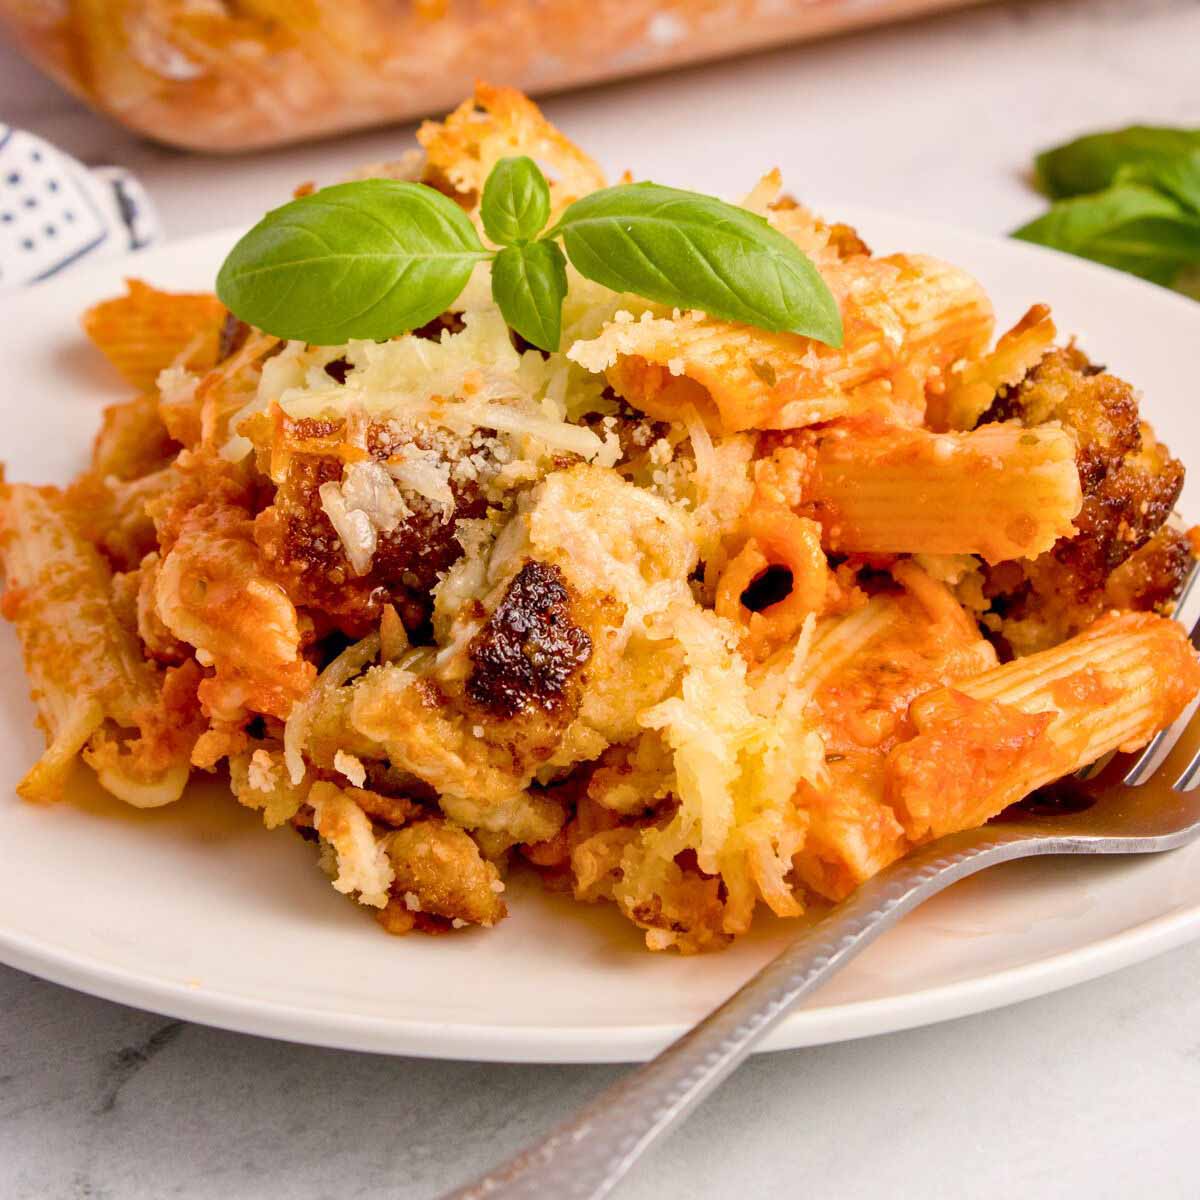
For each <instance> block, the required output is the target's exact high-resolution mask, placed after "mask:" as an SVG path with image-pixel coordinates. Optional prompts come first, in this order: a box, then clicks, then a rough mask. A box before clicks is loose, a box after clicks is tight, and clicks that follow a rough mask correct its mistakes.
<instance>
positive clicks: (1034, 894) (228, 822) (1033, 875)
mask: <svg viewBox="0 0 1200 1200" xmlns="http://www.w3.org/2000/svg"><path fill="white" fill-rule="evenodd" d="M839 211H841V210H839ZM848 217H849V219H850V220H853V221H855V223H856V224H858V225H859V227H860V229H861V230H862V232H863V234H864V236H865V237H866V238H867V240H868V241H869V242H870V243H871V244H872V245H873V246H874V247H875V248H876V249H877V250H885V251H886V250H890V249H900V248H904V249H907V250H924V251H929V252H932V253H935V254H940V255H942V256H944V257H945V258H948V259H950V260H951V261H953V262H956V263H959V264H961V265H962V266H964V267H966V268H968V269H970V270H972V271H974V272H975V273H976V274H977V275H978V276H979V278H980V280H981V281H982V282H983V284H984V285H985V286H986V287H987V288H988V290H989V291H990V293H991V295H992V296H993V298H994V300H995V302H996V306H997V309H998V312H999V317H1000V321H1001V322H1002V325H1001V327H1002V328H1003V327H1005V324H1004V323H1010V322H1011V321H1012V320H1014V319H1015V318H1016V317H1017V316H1018V315H1020V313H1021V312H1022V311H1024V309H1025V307H1026V306H1027V305H1028V304H1029V303H1030V302H1032V301H1035V300H1044V301H1048V302H1050V303H1051V304H1052V305H1053V306H1054V310H1055V315H1056V317H1057V319H1058V322H1059V327H1060V329H1062V330H1065V331H1074V332H1076V333H1078V334H1079V336H1080V339H1081V342H1082V344H1083V345H1084V347H1085V348H1086V349H1087V350H1088V351H1089V352H1090V353H1091V354H1092V355H1093V356H1094V357H1096V358H1098V359H1099V360H1100V361H1103V362H1106V363H1108V364H1109V365H1110V366H1111V367H1112V368H1113V369H1114V370H1116V371H1117V372H1119V373H1121V374H1124V375H1126V376H1128V377H1129V378H1131V379H1133V380H1135V381H1137V382H1138V384H1139V385H1140V386H1141V387H1142V388H1143V389H1144V391H1145V412H1146V414H1147V415H1148V416H1149V417H1150V418H1151V419H1152V420H1153V421H1154V423H1155V425H1156V426H1157V428H1158V430H1159V431H1160V433H1161V434H1162V435H1163V436H1164V437H1165V438H1166V439H1167V440H1168V441H1169V442H1170V444H1171V445H1172V446H1173V447H1174V448H1175V450H1176V451H1177V452H1184V451H1189V452H1190V450H1191V447H1193V446H1194V445H1195V444H1196V435H1197V432H1198V431H1200V414H1198V412H1197V409H1196V407H1195V396H1194V391H1193V383H1192V381H1194V380H1195V379H1197V378H1200V308H1197V307H1196V306H1195V305H1194V304H1192V303H1191V302H1190V301H1185V300H1182V299H1180V298H1178V297H1175V296H1173V295H1171V294H1169V293H1168V292H1165V291H1162V290H1160V289H1157V288H1154V287H1151V286H1149V285H1146V284H1141V283H1139V282H1138V281H1136V280H1132V279H1129V278H1127V277H1125V276H1121V275H1118V274H1115V273H1113V272H1109V271H1107V270H1104V269H1103V268H1100V267H1094V266H1092V265H1090V264H1087V263H1083V262H1080V261H1078V260H1076V259H1070V258H1067V257H1064V256H1061V255H1058V254H1054V253H1050V252H1047V251H1041V250H1038V249H1035V248H1033V247H1029V246H1025V245H1023V244H1020V243H1016V242H1010V241H1002V240H998V239H990V238H985V237H980V236H978V235H974V234H968V233H962V232H957V231H954V230H950V229H945V228H941V227H937V226H929V225H924V224H918V223H915V222H911V221H907V220H902V219H898V218H893V217H888V216H884V215H881V214H878V213H870V212H859V211H855V210H851V211H850V212H849V214H848ZM232 237H233V235H213V236H210V237H205V238H200V239H197V240H193V241H188V242H183V243H180V244H177V245H173V246H168V247H166V248H163V249H158V250H154V251H150V252H147V253H143V254H142V255H140V256H139V257H138V258H137V259H136V260H126V261H124V262H118V263H117V264H116V265H113V264H97V265H96V266H95V267H93V268H89V269H86V270H82V271H80V272H79V273H78V274H75V275H70V276H68V277H66V278H64V279H62V280H60V281H57V282H54V283H51V284H47V285H44V286H42V287H40V288H37V289H34V290H32V291H29V292H26V293H22V294H18V295H14V296H12V297H10V298H7V299H6V300H5V301H4V302H3V304H2V305H0V327H2V328H4V329H5V330H6V335H5V340H6V342H7V345H6V347H5V354H4V365H5V378H6V388H7V395H6V397H5V398H4V400H3V401H2V405H3V425H2V427H3V429H4V431H5V432H4V445H3V458H4V459H5V460H7V462H8V465H9V473H10V477H11V478H13V479H22V480H26V479H28V480H41V481H44V480H64V479H66V478H67V477H68V476H69V475H70V474H71V473H72V472H74V471H75V470H77V469H78V468H79V466H80V465H81V464H82V463H83V461H84V456H85V453H86V451H87V446H88V443H89V441H90V439H91V436H92V433H93V431H94V429H95V427H96V424H97V419H98V413H99V408H100V405H101V404H102V403H103V402H105V401H107V400H109V399H112V398H114V397H121V396H122V395H123V394H124V393H123V389H122V388H121V387H120V385H119V384H117V383H116V382H115V381H113V380H112V379H110V377H109V375H108V373H107V371H106V368H104V366H103V365H102V364H101V363H100V362H99V361H98V358H97V355H96V354H95V352H94V351H92V350H91V349H89V348H88V347H87V346H86V345H84V343H83V339H82V336H81V335H80V333H79V325H78V319H79V313H80V311H81V310H82V309H83V307H84V306H85V305H87V304H90V303H92V302H93V301H95V300H98V299H101V298H103V297H105V296H108V295H111V294H113V293H114V292H115V291H117V290H119V287H120V281H121V277H122V275H123V274H125V273H127V272H128V273H135V274H137V275H139V276H141V277H143V278H146V279H148V280H150V281H151V282H153V283H156V284H159V285H161V286H164V287H192V288H204V287H207V286H210V284H211V280H212V278H213V276H214V274H215V271H216V268H217V266H218V264H219V263H220V260H221V258H222V256H223V253H224V251H225V250H226V248H227V247H228V246H229V245H230V244H231V242H232ZM1195 494H1196V493H1195V491H1194V490H1193V492H1192V493H1191V495H1192V496H1194V495H1195ZM0 679H2V680H3V684H2V686H0V722H2V723H3V729H4V731H5V734H6V736H5V738H4V742H3V746H2V747H0V790H3V791H5V792H11V788H12V785H13V784H14V783H15V782H16V780H17V779H18V778H19V777H20V775H21V774H22V772H23V771H24V770H25V769H26V767H27V766H28V765H29V764H30V763H31V762H32V761H33V760H34V758H35V757H36V756H37V754H38V753H39V751H40V749H41V738H40V735H39V734H37V733H36V732H35V731H34V729H33V713H32V708H31V706H30V703H29V700H28V697H27V689H26V685H25V680H24V676H23V674H22V672H21V668H20V662H19V655H18V652H17V647H16V641H15V638H14V637H13V635H12V632H11V630H10V629H8V628H7V627H6V628H5V629H4V630H3V631H2V632H0ZM3 804H4V825H3V828H4V834H3V838H4V863H5V868H4V870H3V872H0V959H3V960H4V961H5V962H8V963H10V964H12V965H13V966H17V967H22V968H24V969H25V970H28V971H32V972H34V973H35V974H38V975H42V976H45V977H46V978H48V979H53V980H55V981H57V982H59V983H64V984H68V985H69V986H71V987H76V988H80V989H82V990H84V991H88V992H92V993H94V994H96V995H100V996H105V997H108V998H110V999H113V1000H119V1001H123V1002H125V1003H128V1004H135V1005H139V1006H142V1007H145V1008H150V1009H155V1010H157V1011H160V1012H163V1013H169V1014H171V1015H173V1016H179V1017H185V1018H188V1019H191V1020H197V1021H205V1022H208V1023H210V1024H213V1025H221V1026H225V1027H227V1028H230V1029H237V1030H243V1031H246V1032H249V1033H256V1034H264V1035H267V1036H271V1037H279V1038H288V1039H292V1040H295V1041H302V1042H313V1043H317V1044H321V1045H329V1046H340V1047H347V1048H353V1049H360V1050H375V1051H383V1052H388V1053H403V1054H417V1055H426V1056H433V1057H446V1058H476V1059H498V1060H513V1061H538V1062H555V1061H616V1060H627V1059H635V1058H641V1057H645V1056H648V1055H650V1054H652V1053H654V1052H655V1051H657V1050H658V1049H659V1048H660V1047H662V1046H663V1045H664V1044H665V1043H666V1042H667V1041H668V1040H670V1039H671V1038H673V1037H675V1036H676V1035H677V1034H678V1033H680V1032H681V1031H682V1030H683V1028H684V1027H685V1026H686V1025H688V1024H690V1023H691V1022H693V1021H695V1020H696V1019H697V1018H699V1017H700V1016H702V1015H703V1014H704V1013H705V1012H707V1011H708V1010H709V1009H710V1008H711V1007H713V1005H715V1004H716V1003H717V1002H718V1001H719V1000H721V999H722V998H723V997H724V996H726V995H727V994H728V993H729V992H731V991H732V990H733V989H734V988H735V987H736V986H737V985H738V984H739V983H741V982H742V981H743V980H744V979H745V978H746V977H747V976H748V975H749V974H750V973H751V972H752V971H753V970H754V969H755V968H756V967H757V966H758V965H759V964H761V963H762V962H763V961H764V960H765V959H766V958H767V957H768V956H769V955H770V954H771V953H772V952H773V950H774V949H775V948H777V947H778V946H779V945H780V944H781V943H782V941H783V939H785V938H786V937H787V933H788V929H787V926H786V925H784V924H782V923H775V924H770V923H765V924H764V926H763V927H762V928H761V929H760V930H758V931H757V932H756V934H755V935H754V936H753V937H751V938H748V939H746V940H745V941H744V942H742V943H740V944H738V945H736V946H735V947H734V948H733V949H732V950H729V951H727V952H725V953H724V954H719V955H712V956H705V957H701V958H691V959H681V958H678V957H675V956H670V955H652V954H649V953H647V952H646V951H645V950H644V949H642V947H641V942H640V937H639V936H638V934H637V932H636V931H635V930H634V929H633V927H632V926H630V925H628V924H627V923H625V922H624V921H623V920H621V919H620V918H619V917H617V916H616V915H615V914H614V913H612V912H611V911H606V910H603V909H594V908H585V907H583V906H580V905H577V904H575V903H573V902H572V901H570V900H568V899H564V898H559V897H552V896H546V895H544V894H543V893H542V892H541V891H540V888H539V887H538V885H537V884H536V882H531V881H525V882H523V881H517V882H515V883H514V884H512V885H511V887H510V894H509V901H510V909H511V912H512V916H511V917H510V918H509V919H508V920H507V921H505V922H504V923H503V924H502V925H501V926H500V927H499V928H498V929H496V930H495V931H493V932H470V933H464V934H460V935H456V936H453V937H445V938H437V939H434V938H424V937H409V938H402V939H391V938H389V937H387V936H386V935H384V934H383V933H382V932H381V931H380V930H379V928H378V927H377V926H376V925H375V923H374V922H373V921H372V920H370V919H369V918H368V917H367V916H366V915H365V914H363V913H362V912H361V911H358V910H356V909H355V908H354V907H353V906H352V905H351V904H349V903H348V902H347V901H345V900H343V899H342V898H341V897H339V896H338V895H337V894H336V893H334V892H333V890H332V889H331V888H330V887H329V884H328V883H327V882H326V881H325V879H324V877H323V876H322V875H321V874H320V873H319V872H318V870H317V869H316V866H315V864H314V862H313V853H312V850H311V847H309V846H308V845H306V844H305V843H304V842H302V841H301V840H300V839H299V838H297V837H295V836H292V835H291V834H289V833H287V832H283V831H280V832H276V833H268V832H267V831H266V830H264V829H263V828H262V827H261V825H260V824H259V822H258V818H257V817H256V816H255V815H254V814H252V813H250V812H248V811H247V810H245V809H241V808H239V807H238V806H237V805H236V804H235V803H234V802H233V801H232V800H231V799H230V798H229V797H228V795H227V794H225V793H224V792H223V791H222V789H220V788H217V787H214V786H211V785H206V786H202V787H197V788H195V789H194V790H193V791H192V792H191V793H190V794H189V795H188V796H187V797H185V799H184V800H183V801H181V802H180V803H179V804H178V805H175V806H172V807H170V808H167V809H162V810H158V811H153V812H144V813H139V812H135V811H133V810H131V809H127V808H125V807H123V806H121V805H120V804H118V803H117V802H116V801H109V800H106V799H104V798H103V797H102V796H101V795H100V794H99V793H98V791H96V790H94V789H93V790H91V791H82V792H81V795H80V796H79V797H78V800H77V803H73V804H64V805H62V806H59V807H56V808H37V807H34V806H32V805H29V804H24V803H21V802H20V801H18V800H17V799H15V797H14V798H13V799H12V800H11V801H9V800H4V801H3ZM1196 936H1200V845H1197V846H1193V847H1191V848H1190V849H1187V850H1182V851H1179V852H1177V853H1175V854H1172V855H1167V856H1163V857H1160V858H1151V859H1129V860H1116V859H1108V860H1098V861H1087V860H1084V859H1079V858H1073V859H1060V860H1042V861H1037V862H1028V863H1016V864H1012V865H1011V866H1008V867H1002V868H997V869H994V870H992V871H989V872H987V873H986V874H985V875H982V876H979V877H977V878H975V879H971V880H967V881H965V882H964V883H961V884H959V885H957V886H956V887H954V888H953V889H952V890H951V891H949V892H947V893H945V894H944V895H942V896H940V897H939V898H937V899H936V900H934V901H932V902H931V903H929V904H927V905H925V906H924V907H923V908H921V909H920V910H918V912H916V913H915V914H914V915H912V916H910V917H909V918H908V919H907V920H905V921H904V922H903V923H902V924H901V925H900V926H899V927H898V928H897V929H895V930H894V931H893V932H891V933H889V934H887V935H886V936H884V937H883V938H882V939H881V940H880V941H878V942H877V943H876V944H875V945H873V946H872V947H870V948H869V949H868V950H867V951H866V952H865V953H864V954H863V955H862V956H861V957H860V958H859V959H857V960H856V961H855V962H854V963H852V964H851V965H850V966H849V967H847V968H846V969H845V970H844V971H843V972H842V973H841V974H840V975H839V976H837V977H836V979H835V980H834V981H833V982H832V983H830V984H829V986H827V987H826V988H825V989H824V990H823V991H822V992H821V993H820V994H819V995H818V996H817V997H816V998H815V1000H814V1001H813V1002H812V1003H810V1004H809V1005H808V1006H806V1007H805V1008H803V1009H801V1010H800V1011H798V1012H796V1013H794V1014H793V1015H792V1016H790V1017H789V1018H788V1019H787V1020H786V1021H784V1023H783V1024H782V1025H781V1026H780V1027H779V1028H778V1029H777V1030H776V1031H775V1033H774V1035H773V1036H772V1037H771V1038H770V1039H768V1041H767V1043H766V1048H768V1049H781V1048H784V1047H792V1046H802V1045H809V1044H814V1043H820V1042H828V1041H836V1040H838V1039H842V1038H849V1037H859V1036H862V1035H866V1034H874V1033H884V1032H887V1031H890V1030H895V1029H903V1028H907V1027H909V1026H914V1025H921V1024H925V1023H928V1022H932V1021H941V1020H945V1019H947V1018H950V1017H956V1016H961V1015H963V1014H965V1013H971V1012H978V1011H980V1010H983V1009H987V1008H991V1007H994V1006H997V1005H1001V1004H1007V1003H1011V1002H1012V1001H1015V1000H1021V999H1024V998H1026V997H1029V996H1034V995H1038V994H1040V993H1043V992H1048V991H1051V990H1053V989H1055V988H1060V987H1065V986H1067V985H1068V984H1072V983H1076V982H1078V981H1080V980H1083V979H1088V978H1091V977H1093V976H1096V975H1100V974H1103V973H1104V972H1106V971H1112V970H1115V969H1116V968H1118V967H1122V966H1125V965H1126V964H1129V963H1132V962H1136V961H1138V960H1139V959H1143V958H1146V957H1148V956H1149V955H1151V954H1155V953H1158V952H1159V951H1162V950H1166V949H1168V948H1170V947H1172V946H1175V945H1178V944H1180V943H1181V942H1183V941H1185V940H1187V939H1189V938H1192V937H1196Z"/></svg>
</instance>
